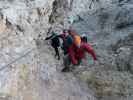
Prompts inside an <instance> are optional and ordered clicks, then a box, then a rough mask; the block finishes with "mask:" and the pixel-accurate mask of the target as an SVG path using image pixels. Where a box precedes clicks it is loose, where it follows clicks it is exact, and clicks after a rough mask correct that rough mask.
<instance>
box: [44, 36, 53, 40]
mask: <svg viewBox="0 0 133 100" xmlns="http://www.w3.org/2000/svg"><path fill="white" fill-rule="evenodd" d="M52 37H53V35H51V36H49V37H46V38H45V40H49V39H51V38H52Z"/></svg>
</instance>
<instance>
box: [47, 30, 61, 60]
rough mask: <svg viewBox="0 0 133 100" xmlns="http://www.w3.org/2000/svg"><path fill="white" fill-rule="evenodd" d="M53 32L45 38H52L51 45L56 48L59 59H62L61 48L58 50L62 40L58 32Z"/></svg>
mask: <svg viewBox="0 0 133 100" xmlns="http://www.w3.org/2000/svg"><path fill="white" fill-rule="evenodd" d="M51 33H52V35H51V36H49V37H46V38H45V40H49V39H51V46H52V47H53V48H54V50H55V57H56V56H58V60H60V54H59V50H58V48H59V46H60V40H59V38H58V35H57V33H55V32H53V31H52V32H51Z"/></svg>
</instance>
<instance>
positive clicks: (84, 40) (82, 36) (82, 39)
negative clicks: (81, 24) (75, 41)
mask: <svg viewBox="0 0 133 100" xmlns="http://www.w3.org/2000/svg"><path fill="white" fill-rule="evenodd" d="M81 41H82V42H85V43H87V42H88V40H87V36H86V34H82V35H81Z"/></svg>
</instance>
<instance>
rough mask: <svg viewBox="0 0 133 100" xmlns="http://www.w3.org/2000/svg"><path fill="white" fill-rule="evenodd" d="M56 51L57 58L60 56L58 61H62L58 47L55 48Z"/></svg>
mask: <svg viewBox="0 0 133 100" xmlns="http://www.w3.org/2000/svg"><path fill="white" fill-rule="evenodd" d="M54 49H55V57H56V56H58V60H60V54H59V50H58V47H54Z"/></svg>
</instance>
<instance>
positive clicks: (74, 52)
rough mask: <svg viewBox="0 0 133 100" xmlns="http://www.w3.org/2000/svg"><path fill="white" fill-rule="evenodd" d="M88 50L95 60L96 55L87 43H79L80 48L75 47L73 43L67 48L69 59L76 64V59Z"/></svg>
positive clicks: (83, 55) (83, 56) (80, 57)
mask: <svg viewBox="0 0 133 100" xmlns="http://www.w3.org/2000/svg"><path fill="white" fill-rule="evenodd" d="M86 51H87V52H88V53H89V54H91V56H92V57H93V59H94V60H96V55H95V52H94V50H93V48H92V47H91V45H90V44H88V43H81V46H80V48H77V47H76V46H75V45H74V44H73V45H72V46H71V47H70V48H69V49H68V54H69V57H70V59H71V62H72V64H74V65H75V64H78V60H79V59H82V58H85V52H86Z"/></svg>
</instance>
